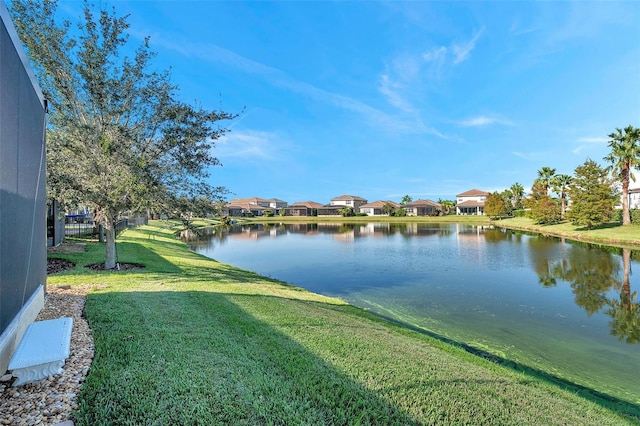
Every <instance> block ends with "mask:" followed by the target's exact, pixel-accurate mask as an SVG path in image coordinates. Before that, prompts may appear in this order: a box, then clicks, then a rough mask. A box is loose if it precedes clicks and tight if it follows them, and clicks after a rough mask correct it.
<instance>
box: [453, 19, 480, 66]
mask: <svg viewBox="0 0 640 426" xmlns="http://www.w3.org/2000/svg"><path fill="white" fill-rule="evenodd" d="M483 32H484V28H483V29H481V30H480V31H478V32H477V33H475V35H474V36H473V37H472V38H471V40H469V41H468V42H466V43H464V44H462V45H460V44H453V46H451V50H452V51H453V54H454V55H455V58H454V59H453V63H454V65H457V64H459V63H461V62H464V61H466V60H467V58H468V57H469V55H470V54H471V51H472V50H473V49H474V48H475V47H476V43H477V42H478V39H479V38H480V36H481V35H482V33H483Z"/></svg>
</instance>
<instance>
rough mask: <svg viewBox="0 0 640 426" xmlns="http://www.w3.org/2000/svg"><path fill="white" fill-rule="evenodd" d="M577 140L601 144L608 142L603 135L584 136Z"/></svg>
mask: <svg viewBox="0 0 640 426" xmlns="http://www.w3.org/2000/svg"><path fill="white" fill-rule="evenodd" d="M578 142H580V143H595V144H603V143H607V142H609V139H608V138H603V137H585V138H578Z"/></svg>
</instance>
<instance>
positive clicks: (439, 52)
mask: <svg viewBox="0 0 640 426" xmlns="http://www.w3.org/2000/svg"><path fill="white" fill-rule="evenodd" d="M446 55H447V48H446V47H444V46H440V47H436V48H434V49H431V50H430V51H428V52H424V53H423V54H422V59H424V60H425V61H426V62H439V61H442V60H444V58H445V57H446Z"/></svg>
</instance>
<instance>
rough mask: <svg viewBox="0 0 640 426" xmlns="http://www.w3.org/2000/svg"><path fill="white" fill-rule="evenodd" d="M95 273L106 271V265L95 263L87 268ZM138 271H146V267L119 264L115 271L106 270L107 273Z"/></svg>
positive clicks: (136, 264) (138, 264) (137, 264)
mask: <svg viewBox="0 0 640 426" xmlns="http://www.w3.org/2000/svg"><path fill="white" fill-rule="evenodd" d="M86 267H87V268H89V269H93V270H94V271H105V268H104V263H93V264H91V265H87V266H86ZM136 269H144V265H142V264H140V263H118V264H117V265H116V267H115V268H114V269H106V270H107V271H133V270H136Z"/></svg>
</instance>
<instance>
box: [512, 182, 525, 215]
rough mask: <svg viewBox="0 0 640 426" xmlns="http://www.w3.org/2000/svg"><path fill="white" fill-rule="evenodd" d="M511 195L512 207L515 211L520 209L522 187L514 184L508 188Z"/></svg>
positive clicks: (522, 196)
mask: <svg viewBox="0 0 640 426" xmlns="http://www.w3.org/2000/svg"><path fill="white" fill-rule="evenodd" d="M509 190H510V191H511V194H513V207H514V208H515V209H521V208H522V199H523V198H524V186H522V185H520V183H518V182H516V183H514V184H513V185H511V188H509Z"/></svg>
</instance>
